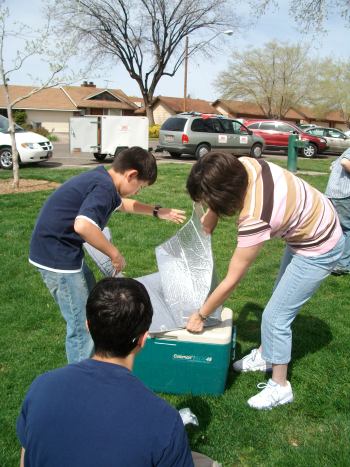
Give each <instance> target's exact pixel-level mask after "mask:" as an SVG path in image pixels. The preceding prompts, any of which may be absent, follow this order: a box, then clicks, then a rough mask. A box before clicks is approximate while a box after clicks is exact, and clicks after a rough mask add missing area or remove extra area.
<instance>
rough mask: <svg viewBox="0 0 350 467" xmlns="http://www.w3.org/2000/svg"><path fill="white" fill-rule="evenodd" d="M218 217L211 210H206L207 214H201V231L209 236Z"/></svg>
mask: <svg viewBox="0 0 350 467" xmlns="http://www.w3.org/2000/svg"><path fill="white" fill-rule="evenodd" d="M218 220H219V217H218V215H217V214H215V212H214V211H212V210H211V209H207V212H206V213H205V214H203V216H202V218H201V223H202V227H203V230H204V232H205V233H206V234H208V235H210V234H211V233H213V232H214V230H215V227H216V226H217V223H218Z"/></svg>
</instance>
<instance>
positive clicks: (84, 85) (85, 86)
mask: <svg viewBox="0 0 350 467" xmlns="http://www.w3.org/2000/svg"><path fill="white" fill-rule="evenodd" d="M80 86H81V87H83V88H87V87H88V86H89V85H88V82H87V81H83V84H81V85H80Z"/></svg>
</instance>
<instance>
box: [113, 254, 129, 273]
mask: <svg viewBox="0 0 350 467" xmlns="http://www.w3.org/2000/svg"><path fill="white" fill-rule="evenodd" d="M111 262H112V264H113V267H114V269H115V270H116V272H117V273H118V272H120V271H122V270H123V269H124V268H125V266H126V262H125V258H124V256H123V255H121V254H120V253H119V251H116V253H115V255H113V256H112V257H111Z"/></svg>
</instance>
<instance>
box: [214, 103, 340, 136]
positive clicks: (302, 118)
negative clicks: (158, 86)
mask: <svg viewBox="0 0 350 467" xmlns="http://www.w3.org/2000/svg"><path fill="white" fill-rule="evenodd" d="M211 105H212V106H213V107H215V109H216V110H217V112H218V113H221V114H222V115H226V116H228V117H231V118H238V119H243V120H250V119H264V118H266V116H265V115H264V113H263V111H262V109H261V108H260V107H259V106H258V105H257V104H254V103H252V102H244V101H236V100H224V99H217V100H216V101H214V102H213V103H212V104H211ZM283 120H285V121H289V122H294V123H297V124H299V123H313V124H315V125H319V126H327V127H330V128H339V129H340V130H344V131H346V130H347V129H348V128H347V125H346V123H345V122H344V118H343V117H342V115H341V113H340V112H338V111H331V112H328V113H327V114H326V115H324V116H323V117H320V116H318V115H317V114H316V113H315V112H314V111H313V110H312V109H311V108H309V107H302V106H300V107H295V108H292V109H290V110H289V111H288V112H287V114H286V116H285V117H284V118H283Z"/></svg>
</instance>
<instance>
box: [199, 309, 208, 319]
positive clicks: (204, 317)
mask: <svg viewBox="0 0 350 467" xmlns="http://www.w3.org/2000/svg"><path fill="white" fill-rule="evenodd" d="M198 315H199V317H200V319H201V320H202V321H206V320H207V319H208V318H209V316H204V315H202V313H201V312H200V311H198Z"/></svg>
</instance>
